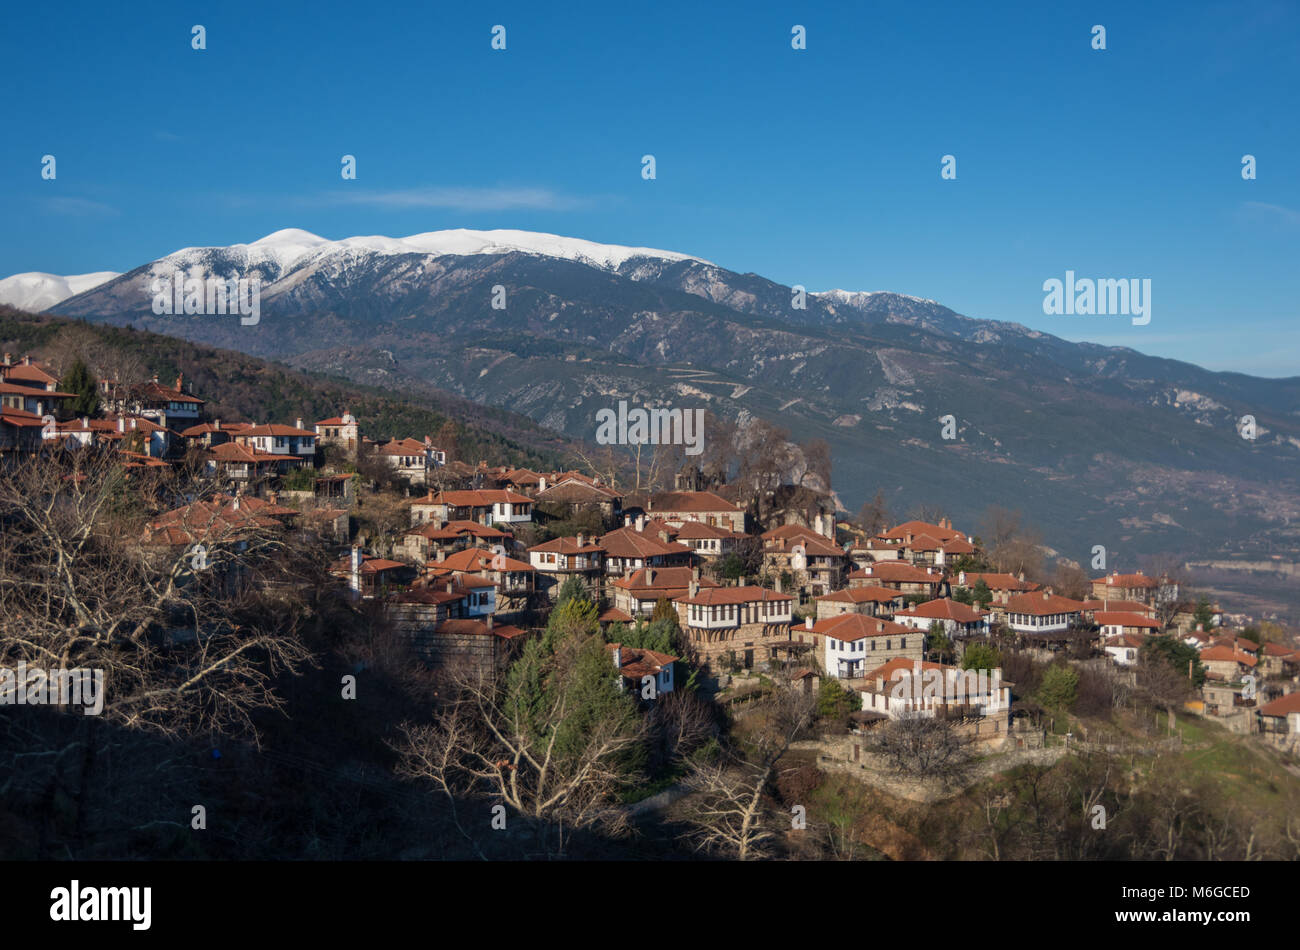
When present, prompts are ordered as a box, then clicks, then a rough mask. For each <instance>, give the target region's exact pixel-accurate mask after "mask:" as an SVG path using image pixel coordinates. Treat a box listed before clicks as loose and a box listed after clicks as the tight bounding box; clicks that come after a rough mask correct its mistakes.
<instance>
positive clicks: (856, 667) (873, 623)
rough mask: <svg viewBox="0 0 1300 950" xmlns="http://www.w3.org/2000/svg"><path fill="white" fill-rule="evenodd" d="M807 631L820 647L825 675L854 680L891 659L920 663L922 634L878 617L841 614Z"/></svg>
mask: <svg viewBox="0 0 1300 950" xmlns="http://www.w3.org/2000/svg"><path fill="white" fill-rule="evenodd" d="M809 629H810V631H811V632H812V633H814V634H816V636H817V638H818V640H819V641H820V643H821V644H822V647H823V649H822V656H823V660H824V663H825V668H826V675H827V676H835V677H838V678H839V679H857V678H859V677H861V676H864V675H866V673H867V671H868V670H872V669H875V668H876V667H878V666H880V665H881V664H883V663H886V662H888V661H889V660H894V659H899V658H902V659H907V660H916V661H918V662H919V661H920V660H921V659H922V656H923V654H924V652H925V633H924V632H923V631H920V630H915V629H913V628H911V627H907V626H904V625H903V624H900V623H894V622H892V621H889V620H881V619H880V618H878V617H864V616H863V615H862V614H842V615H840V616H838V617H831V618H828V619H826V620H820V621H818V622H817V623H816V624H813V625H812V626H811V627H810V628H809Z"/></svg>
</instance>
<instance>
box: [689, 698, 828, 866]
mask: <svg viewBox="0 0 1300 950" xmlns="http://www.w3.org/2000/svg"><path fill="white" fill-rule="evenodd" d="M816 710H817V707H816V699H815V697H813V696H812V695H810V694H806V693H804V692H803V690H801V689H792V688H790V687H789V685H788V684H784V685H781V686H778V687H776V688H775V689H774V690H773V691H772V692H771V693H769V695H768V696H767V697H766V698H765V699H763V700H760V701H759V705H757V706H756V707H754V708H753V709H752V710H750V712H749V714H748V715H749V717H750V718H751V719H752V720H753V726H752V728H750V729H748V730H747V731H746V733H745V735H744V737H743V738H742V739H741V740H740V741H739V742H737V743H734V744H728V745H725V746H723V747H722V751H721V753H720V755H719V757H718V759H717V760H716V761H714V762H711V763H695V764H693V765H692V767H691V771H690V773H689V774H688V776H687V778H686V784H687V785H688V787H689V788H691V790H692V791H693V792H694V793H695V794H694V796H693V799H692V802H691V804H690V806H689V807H688V809H687V816H686V822H687V824H688V825H689V826H690V831H688V832H687V834H686V836H685V837H687V838H688V839H689V840H691V841H692V842H693V843H694V844H695V846H696V847H697V848H698V849H700V850H707V851H711V852H714V853H719V854H727V855H731V856H734V857H736V858H738V859H739V860H741V861H749V860H754V859H757V858H761V857H764V856H766V855H767V854H768V851H769V848H770V845H769V842H770V841H771V840H772V839H773V837H775V832H774V831H773V829H772V827H771V824H770V822H769V821H768V820H767V817H768V808H767V805H766V803H765V800H764V798H765V792H766V790H767V787H768V783H769V782H770V781H771V780H772V778H773V775H774V772H775V769H776V766H777V763H778V762H780V761H781V759H782V757H783V756H784V755H785V754H786V752H788V751H789V749H790V746H791V744H793V743H794V742H795V741H796V740H797V739H798V738H800V737H801V736H802V735H803V734H804V733H805V731H806V730H807V729H808V727H809V726H810V725H811V724H812V723H813V721H814V719H815V718H816Z"/></svg>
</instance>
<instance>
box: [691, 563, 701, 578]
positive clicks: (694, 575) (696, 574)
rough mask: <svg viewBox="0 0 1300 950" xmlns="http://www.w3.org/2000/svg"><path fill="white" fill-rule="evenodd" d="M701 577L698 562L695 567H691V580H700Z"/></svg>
mask: <svg viewBox="0 0 1300 950" xmlns="http://www.w3.org/2000/svg"><path fill="white" fill-rule="evenodd" d="M699 579H700V566H699V565H698V564H696V565H695V566H694V567H692V568H691V580H694V581H698V580H699Z"/></svg>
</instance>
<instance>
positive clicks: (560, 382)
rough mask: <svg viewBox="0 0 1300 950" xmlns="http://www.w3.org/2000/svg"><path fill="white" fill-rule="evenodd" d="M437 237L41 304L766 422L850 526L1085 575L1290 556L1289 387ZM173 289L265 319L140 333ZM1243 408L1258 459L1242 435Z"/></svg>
mask: <svg viewBox="0 0 1300 950" xmlns="http://www.w3.org/2000/svg"><path fill="white" fill-rule="evenodd" d="M453 233H454V232H432V233H431V234H430V235H417V236H416V237H414V238H407V239H389V238H355V239H347V240H345V241H340V242H326V241H324V240H323V239H320V238H316V237H315V236H314V235H307V234H306V233H305V232H277V233H276V234H275V235H271V236H269V237H268V238H266V239H263V241H261V242H254V243H253V244H251V245H236V246H234V247H232V248H195V249H186V250H184V251H180V252H177V253H176V254H173V255H169V256H168V257H167V258H164V259H161V260H160V261H157V262H150V263H148V264H145V265H143V266H141V267H139V268H136V269H135V270H133V271H130V272H128V273H126V274H123V275H121V276H120V277H118V278H115V279H113V280H110V281H108V282H107V283H105V284H102V285H100V286H98V287H95V288H93V289H91V290H89V291H87V292H85V293H82V294H79V295H77V296H74V297H72V298H69V299H67V300H65V301H63V302H62V303H60V304H59V305H58V306H57V308H56V309H57V310H58V311H59V312H61V313H66V314H69V315H74V316H80V317H85V318H87V319H93V320H109V321H113V322H122V323H130V324H132V325H135V326H138V327H142V328H149V329H154V330H157V331H159V332H164V333H170V334H179V335H183V336H186V337H189V338H192V339H197V340H204V341H207V342H210V343H213V344H216V345H221V346H225V347H229V348H232V349H238V350H241V351H244V352H247V353H253V354H256V355H259V356H264V357H268V358H273V359H281V360H284V361H286V362H288V363H290V364H291V365H295V366H299V367H302V368H308V369H313V370H319V371H327V372H330V373H334V374H339V375H343V376H347V377H348V378H351V379H355V380H358V381H363V382H367V383H371V384H381V385H384V386H386V387H390V388H392V389H394V390H399V391H405V392H411V393H420V392H423V391H424V390H426V389H428V388H430V387H435V388H440V389H445V390H449V391H451V392H454V393H457V394H458V395H461V396H464V397H466V398H468V399H472V400H474V401H475V402H479V403H483V404H486V405H491V406H498V407H502V408H507V409H510V410H512V411H517V412H522V413H525V414H526V415H528V416H530V417H531V418H533V419H536V420H538V421H540V422H543V423H544V424H545V425H547V426H551V427H554V428H557V429H560V430H562V431H565V432H567V433H569V434H570V435H572V436H575V437H579V438H585V439H590V438H591V437H592V436H593V435H594V432H595V414H596V412H597V411H598V410H600V409H602V408H607V407H610V406H612V405H614V404H616V403H617V401H618V400H619V399H628V400H630V401H632V402H634V403H636V404H655V405H659V404H671V405H673V406H679V407H682V408H692V407H695V406H703V407H706V408H709V409H712V410H713V411H715V412H718V413H721V414H724V415H729V416H736V415H745V414H749V415H756V416H761V417H764V418H769V419H771V420H773V421H775V422H778V423H780V424H782V425H784V426H786V427H788V428H789V429H790V431H791V432H793V433H795V434H796V435H795V437H796V438H797V439H799V440H800V441H803V440H806V439H809V438H812V437H815V436H820V437H823V438H825V439H827V441H828V442H830V444H831V446H832V449H833V454H834V459H835V471H836V477H835V482H836V487H837V489H838V490H839V493H840V496H841V497H842V498H843V499H844V501H845V503H846V504H847V505H848V506H849V507H855V506H856V505H857V504H859V503H860V502H861V501H863V500H864V499H866V498H869V497H870V496H871V495H872V494H874V492H875V490H876V488H877V487H880V488H883V489H884V490H885V492H886V495H887V497H888V498H889V500H890V503H891V504H892V505H893V506H894V507H895V508H896V509H898V510H900V511H907V510H908V509H909V508H911V507H912V506H914V505H916V504H917V503H919V502H930V503H938V504H940V505H942V506H944V507H945V508H947V509H948V511H949V512H950V513H951V514H952V515H953V516H954V517H956V518H960V519H961V520H962V521H963V522H965V523H967V524H974V523H976V522H977V521H978V517H979V515H980V513H981V512H982V511H983V510H984V509H985V507H986V506H987V505H989V504H992V503H997V504H1003V505H1007V506H1009V507H1018V508H1021V509H1023V510H1024V511H1025V512H1026V514H1027V515H1028V516H1029V517H1030V518H1031V519H1032V520H1034V521H1036V522H1037V523H1038V524H1039V525H1040V526H1041V527H1042V528H1043V530H1044V533H1045V536H1046V537H1048V538H1049V539H1050V540H1051V541H1052V542H1053V543H1054V544H1056V545H1057V546H1058V547H1059V548H1061V550H1062V551H1063V552H1064V553H1067V554H1068V555H1069V556H1071V557H1073V558H1075V559H1077V560H1087V559H1088V558H1089V557H1090V552H1091V549H1092V546H1093V545H1096V544H1102V545H1105V546H1106V547H1107V549H1108V550H1109V551H1111V552H1112V557H1113V558H1118V559H1119V560H1118V561H1117V562H1115V563H1118V564H1119V565H1120V566H1123V565H1125V564H1127V565H1129V566H1135V563H1136V557H1137V555H1139V554H1142V553H1152V552H1157V551H1173V552H1179V553H1184V554H1188V555H1195V554H1201V553H1203V552H1204V551H1205V550H1208V549H1212V550H1214V551H1216V552H1220V553H1223V552H1259V551H1262V550H1268V551H1272V552H1274V553H1276V552H1278V551H1283V552H1292V553H1295V552H1297V550H1298V549H1300V528H1297V527H1293V525H1297V526H1300V501H1298V500H1297V499H1298V498H1300V490H1298V489H1300V486H1298V484H1297V480H1296V471H1297V469H1296V464H1295V463H1296V462H1297V461H1300V379H1287V380H1268V379H1259V378H1254V377H1249V376H1244V375H1240V374H1228V373H1212V372H1209V371H1206V370H1204V369H1201V368H1199V367H1196V366H1192V365H1190V364H1186V363H1180V362H1177V361H1173V360H1165V359H1160V358H1157V357H1150V356H1145V355H1143V354H1140V353H1137V352H1135V351H1133V350H1129V349H1124V348H1117V347H1102V346H1096V345H1093V344H1075V343H1069V342H1067V341H1064V340H1061V339H1059V338H1056V337H1053V336H1051V335H1050V334H1046V333H1041V332H1038V331H1034V330H1030V329H1027V328H1025V327H1022V326H1019V325H1017V324H1012V323H1003V322H998V321H992V320H973V319H969V318H966V317H963V316H961V315H959V314H956V313H954V312H953V311H952V310H950V309H948V308H946V307H943V306H941V305H940V304H937V303H935V302H933V301H927V300H921V299H918V298H914V297H904V296H901V295H897V294H888V293H872V294H855V293H847V292H844V291H830V292H826V293H822V294H809V295H808V296H807V299H806V307H805V308H804V309H794V308H793V307H792V292H791V289H790V288H788V287H784V286H782V285H780V284H777V283H774V282H772V281H769V280H766V279H765V278H763V277H761V276H759V275H756V274H737V273H735V272H732V271H728V270H726V269H725V268H721V267H718V266H717V265H715V264H711V263H709V262H707V261H704V260H701V259H699V258H694V257H690V256H688V255H682V254H674V253H671V252H663V251H649V250H646V249H641V248H616V249H614V250H605V249H604V248H605V247H606V246H602V245H591V246H590V247H588V246H587V245H586V244H585V242H572V241H571V240H570V239H559V238H555V237H554V236H552V235H525V234H524V233H523V232H463V233H461V236H459V237H456V238H454V239H453V238H452V237H449V236H448V235H450V234H453ZM484 234H487V235H502V234H509V235H511V236H510V237H509V238H505V237H493V238H484V237H483V236H482V235H484ZM565 242H569V243H565ZM177 270H180V271H183V272H184V273H185V274H186V275H187V276H189V277H206V276H220V277H229V276H241V277H258V278H259V279H261V280H262V281H263V282H264V286H263V288H262V294H261V312H262V319H261V322H260V324H259V325H257V326H251V327H245V326H241V325H240V322H239V320H238V319H237V318H233V317H228V316H188V317H186V316H180V317H176V316H155V315H154V314H153V313H152V310H151V306H150V302H151V298H150V293H149V287H150V283H151V282H152V280H153V279H154V278H155V277H166V276H170V275H172V274H173V273H174V272H175V271H177ZM496 288H503V289H504V293H505V306H504V308H501V309H497V308H494V307H493V300H494V296H498V295H497V291H496ZM1248 414H1249V415H1252V416H1254V417H1255V419H1256V421H1257V425H1258V438H1257V439H1255V440H1254V441H1247V440H1244V439H1242V438H1241V437H1240V436H1239V435H1238V432H1237V423H1238V420H1239V419H1240V418H1241V417H1242V416H1244V415H1248ZM949 415H951V416H953V417H954V421H955V423H956V430H957V438H956V439H953V440H947V439H945V438H943V435H942V433H943V423H942V421H941V420H942V419H943V418H944V417H946V416H949ZM706 436H707V434H706ZM1296 556H1297V559H1300V554H1297V555H1296Z"/></svg>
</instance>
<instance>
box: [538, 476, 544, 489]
mask: <svg viewBox="0 0 1300 950" xmlns="http://www.w3.org/2000/svg"><path fill="white" fill-rule="evenodd" d="M537 490H538V491H539V492H542V491H546V476H545V475H543V476H541V477H540V478H539V479H537Z"/></svg>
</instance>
